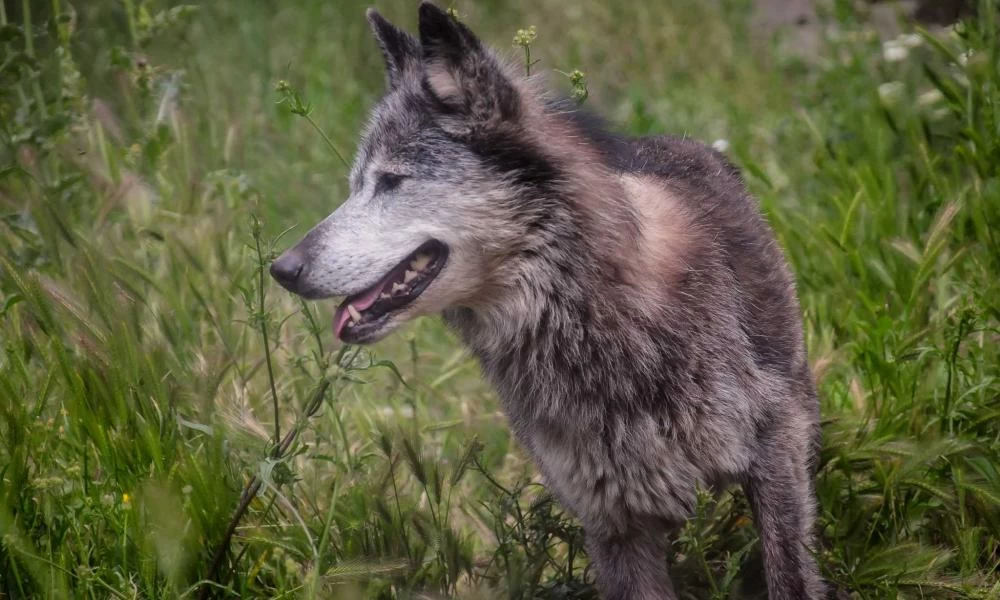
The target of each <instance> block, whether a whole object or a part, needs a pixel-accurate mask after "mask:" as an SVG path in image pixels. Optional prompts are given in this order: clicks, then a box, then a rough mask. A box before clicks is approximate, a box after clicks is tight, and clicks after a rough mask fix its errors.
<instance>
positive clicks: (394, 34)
mask: <svg viewBox="0 0 1000 600" xmlns="http://www.w3.org/2000/svg"><path fill="white" fill-rule="evenodd" d="M365 16H366V17H368V24H369V25H371V28H372V33H373V34H374V35H375V41H377V42H378V47H379V48H380V49H381V50H382V57H383V58H384V59H385V80H386V86H387V87H388V88H389V89H390V90H393V89H395V88H396V87H398V86H399V82H400V81H401V80H402V79H403V75H404V74H405V73H406V71H407V70H409V69H411V68H414V69H415V68H419V66H420V44H419V43H418V42H417V39H416V38H414V37H413V36H412V35H410V34H408V33H406V32H405V31H403V30H402V29H400V28H399V27H396V26H395V25H393V24H392V23H390V22H389V21H387V20H386V19H385V17H383V16H382V15H380V14H379V13H378V11H376V10H375V9H374V8H369V9H368V12H366V13H365Z"/></svg>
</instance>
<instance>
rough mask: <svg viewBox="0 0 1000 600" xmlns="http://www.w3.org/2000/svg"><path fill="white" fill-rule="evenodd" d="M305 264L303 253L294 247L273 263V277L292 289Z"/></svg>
mask: <svg viewBox="0 0 1000 600" xmlns="http://www.w3.org/2000/svg"><path fill="white" fill-rule="evenodd" d="M305 266H306V261H305V260H303V258H302V254H300V253H299V252H298V251H296V250H295V248H292V249H291V250H288V251H286V252H285V253H284V254H282V255H281V256H279V257H278V258H277V259H275V261H274V262H273V263H271V277H274V278H275V279H276V280H277V281H278V283H280V284H281V285H283V286H285V287H286V288H288V289H290V290H291V289H292V286H294V285H295V281H296V280H297V279H298V278H299V275H301V274H302V269H304V268H305ZM293 291H294V290H293Z"/></svg>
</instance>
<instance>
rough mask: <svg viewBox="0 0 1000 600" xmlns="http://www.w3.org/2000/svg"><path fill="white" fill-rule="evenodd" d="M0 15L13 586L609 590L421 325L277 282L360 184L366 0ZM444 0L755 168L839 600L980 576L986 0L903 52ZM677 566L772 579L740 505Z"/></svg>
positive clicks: (997, 207) (993, 50)
mask: <svg viewBox="0 0 1000 600" xmlns="http://www.w3.org/2000/svg"><path fill="white" fill-rule="evenodd" d="M2 7H3V12H2V13H0V45H2V47H3V60H0V64H2V66H0V85H2V87H0V340H2V346H3V354H2V355H0V398H2V399H3V401H2V402H0V536H2V537H0V597H9V598H23V597H54V598H64V597H80V598H107V597H114V598H139V597H141V598H174V597H179V596H183V597H199V596H204V595H207V594H208V593H213V594H216V595H217V596H219V597H234V596H242V597H307V598H327V597H345V598H368V597H371V598H405V597H446V596H461V597H483V598H486V597H508V598H594V597H595V593H594V590H593V588H592V585H591V584H592V577H591V575H590V573H589V572H588V570H587V561H586V556H585V554H584V552H583V550H582V544H581V542H582V533H581V531H580V530H579V528H578V526H577V525H576V523H575V522H574V521H573V520H572V519H571V518H569V517H568V516H566V515H564V514H563V513H562V512H561V511H560V509H559V507H558V506H557V505H556V504H554V503H553V501H552V500H551V499H550V498H549V497H548V496H547V495H546V494H545V492H544V488H543V487H542V486H541V485H540V483H539V482H538V479H537V477H536V476H535V474H534V472H533V470H532V467H531V465H530V464H529V462H528V461H527V460H526V458H525V456H524V454H523V453H522V452H521V451H520V450H519V449H518V448H517V447H516V445H515V444H514V443H513V442H512V440H511V439H510V437H509V434H508V432H507V429H506V426H505V423H504V419H503V417H502V415H500V414H499V413H498V407H497V402H496V399H495V397H494V395H493V393H492V392H491V391H490V389H489V388H488V387H487V386H486V385H485V384H484V383H483V382H482V381H481V379H480V377H479V373H478V368H477V366H476V364H475V362H474V361H473V360H472V359H471V358H470V357H469V356H468V355H467V354H465V353H464V352H463V351H462V350H461V349H460V347H459V345H458V343H457V341H456V340H455V339H454V338H453V337H452V336H451V335H450V334H449V333H448V332H447V330H446V329H445V328H444V327H443V325H442V324H441V323H440V322H438V321H437V320H433V319H424V320H421V321H419V322H416V323H414V324H413V325H412V326H410V327H409V328H407V329H406V330H405V331H404V332H403V333H401V334H399V335H396V336H395V337H394V338H393V339H391V340H388V341H386V342H384V343H382V344H379V345H378V346H377V347H375V348H373V349H347V348H342V347H340V346H339V344H338V343H336V342H335V341H334V340H333V339H332V335H331V334H330V332H329V327H328V325H327V322H328V319H329V317H330V312H331V310H330V307H329V306H327V305H324V304H309V305H306V304H302V303H300V302H298V301H296V300H295V299H293V298H292V297H291V296H290V295H288V294H286V293H283V292H281V291H280V290H279V289H278V288H277V287H276V286H275V285H273V284H272V283H271V282H270V281H269V279H268V278H266V277H263V276H262V275H263V272H262V268H263V266H265V265H266V263H267V261H268V258H269V257H270V256H271V255H273V254H274V252H275V251H276V250H278V249H281V248H283V247H285V246H286V245H287V244H288V243H290V242H291V241H292V239H293V238H296V237H297V236H299V235H301V234H302V233H303V232H304V231H305V229H306V228H307V227H308V226H309V225H310V224H312V223H314V222H315V221H317V220H318V219H320V218H322V217H323V216H325V215H326V214H328V213H329V212H330V211H331V210H332V209H333V208H334V207H335V206H336V204H337V201H338V199H340V198H342V197H344V193H345V191H346V185H345V175H346V168H345V167H344V165H343V164H342V163H341V162H340V160H339V159H338V158H337V157H336V156H335V154H334V153H333V152H331V151H330V148H329V145H333V146H334V147H336V148H337V149H339V150H340V151H341V152H343V153H344V154H346V155H349V154H350V152H351V150H352V148H353V144H354V141H355V139H356V135H357V132H358V130H359V128H360V126H361V124H362V121H363V118H364V115H365V111H366V110H367V108H368V106H370V104H371V103H372V102H373V101H374V100H375V99H376V98H377V97H378V95H379V93H380V91H381V87H382V72H381V68H382V67H381V59H380V57H379V55H378V53H377V50H376V48H375V44H374V43H373V41H372V40H371V39H370V36H369V34H368V32H367V29H366V25H365V22H364V19H363V5H361V4H358V3H355V2H322V3H320V2H317V3H279V2H249V1H247V2H222V3H205V4H204V5H202V6H198V7H192V8H185V7H170V6H167V5H166V4H165V3H162V2H157V1H138V0H122V1H121V2H112V1H96V2H89V1H88V2H66V1H65V0H51V1H50V2H41V1H39V2H31V1H27V0H25V1H23V2H15V1H13V0H4V1H3V4H2ZM380 8H381V9H384V12H385V13H386V14H387V16H389V17H390V18H391V19H393V20H396V21H398V22H401V23H403V24H406V25H407V26H410V27H412V26H413V24H414V23H413V22H414V20H415V14H414V13H415V11H414V10H413V6H412V5H411V3H410V2H403V1H401V0H400V1H389V2H387V3H385V5H384V6H383V5H380ZM456 8H457V10H458V11H459V13H460V15H461V18H462V19H463V20H465V21H467V22H468V23H470V24H471V25H473V27H474V28H475V29H476V30H477V31H479V32H480V33H481V34H482V35H483V36H484V37H485V38H486V39H487V40H489V41H490V42H492V43H493V44H494V45H496V46H499V47H502V48H506V49H507V51H508V52H510V53H512V55H513V56H520V55H522V54H523V55H525V56H530V60H531V61H532V62H533V63H534V61H539V62H537V63H535V64H533V66H532V69H533V70H536V71H545V72H548V73H550V74H553V73H555V70H556V69H558V70H561V71H563V72H566V73H569V72H571V71H572V70H574V69H581V70H582V71H585V72H586V85H587V91H588V92H589V98H588V99H587V101H586V102H587V104H588V106H590V107H592V108H596V109H599V110H600V111H602V112H604V113H605V114H607V115H609V116H610V117H611V118H612V120H613V121H614V122H615V123H616V124H618V126H619V127H620V128H621V129H622V130H623V131H627V132H630V133H634V134H648V133H662V132H671V133H675V134H685V135H690V136H692V137H696V138H699V139H704V140H706V141H710V142H711V141H714V140H724V143H725V145H726V146H728V153H729V154H730V155H731V156H732V158H733V160H734V161H735V162H736V163H737V164H739V166H740V167H741V168H742V169H743V171H744V173H745V174H746V179H747V182H748V185H749V186H750V187H751V189H752V190H753V191H754V193H756V194H757V195H758V196H759V197H760V199H761V202H762V204H763V207H764V209H765V211H766V212H767V214H768V216H769V218H770V219H771V222H772V223H773V224H774V226H775V228H776V230H777V232H778V235H779V238H780V240H781V242H782V244H783V245H784V247H785V248H786V249H787V252H788V254H789V257H790V259H791V261H792V263H793V266H794V269H795V272H796V274H797V276H798V282H799V292H800V295H801V297H802V303H803V310H804V318H805V324H806V332H807V339H808V345H809V351H810V354H811V358H812V362H813V365H814V372H815V375H816V379H817V381H818V384H819V387H820V391H821V396H822V401H823V414H824V446H823V452H822V461H821V465H820V468H819V473H818V496H819V502H820V530H821V538H822V550H821V552H820V554H821V555H820V560H821V563H822V565H823V569H824V574H825V576H826V577H827V578H828V580H829V581H830V582H831V583H832V584H833V585H834V586H835V588H836V589H837V590H838V593H839V594H840V597H844V598H859V599H875V598H922V597H948V598H951V597H954V598H982V599H986V598H1000V576H998V565H1000V425H998V424H1000V381H998V376H1000V330H998V325H1000V239H998V235H1000V234H998V233H997V225H998V224H1000V178H998V174H1000V173H998V170H1000V88H998V85H1000V72H998V69H1000V37H998V33H997V25H998V21H997V15H998V12H997V6H996V4H995V2H991V1H989V0H984V1H983V2H982V5H981V8H980V11H979V15H980V16H979V17H978V18H976V19H974V20H972V21H969V22H967V23H965V24H963V25H961V26H958V27H957V28H955V29H954V30H949V31H941V32H934V33H931V34H926V35H920V37H917V38H905V39H902V40H898V41H897V42H893V44H894V45H896V46H901V47H903V48H904V50H903V51H902V54H906V55H907V56H905V57H904V58H903V59H902V60H891V59H895V58H899V54H900V51H898V48H897V49H896V50H895V51H893V52H887V51H886V47H885V45H884V44H883V43H882V41H880V40H879V39H877V38H876V36H874V35H873V34H872V33H871V30H870V28H869V26H868V25H867V24H866V22H865V21H864V19H863V17H862V16H861V15H859V14H857V13H856V12H855V11H854V10H853V9H852V8H851V4H850V3H848V2H838V3H835V10H833V11H832V12H831V13H830V14H829V15H827V18H828V20H829V22H828V25H829V27H828V31H829V32H830V33H829V35H828V36H826V39H825V40H824V42H823V43H822V44H821V51H820V54H819V56H817V57H815V58H810V59H801V58H795V57H792V56H788V55H783V54H780V53H778V52H777V51H776V50H774V48H773V47H772V46H771V45H770V44H767V43H763V42H761V41H760V39H759V38H757V37H756V36H754V35H751V33H750V28H749V26H748V23H749V22H750V21H749V11H750V3H749V2H748V1H746V0H725V1H721V2H718V3H702V2H698V1H696V0H678V1H677V2H671V3H646V2H634V3H625V4H622V5H617V4H612V3H606V2H595V1H586V2H577V3H564V2H560V1H558V0H539V1H535V2H526V1H523V2H521V1H519V2H513V3H504V2H499V1H498V0H497V1H486V2H482V3H476V4H475V5H473V4H472V3H467V2H459V3H457V5H456ZM530 25H535V26H536V31H537V38H536V39H534V40H533V41H531V44H530V52H528V49H527V48H525V47H524V46H519V47H516V48H515V47H513V44H512V41H511V40H512V37H513V36H514V33H515V32H516V31H517V30H518V29H527V28H528V27H529V26H530ZM279 80H287V81H288V82H290V85H291V87H292V88H293V89H294V90H296V91H297V92H298V93H300V94H301V98H302V99H303V102H305V103H309V104H310V107H311V112H310V113H309V116H310V118H311V119H312V120H313V121H314V123H315V124H316V125H317V126H319V127H320V128H321V129H322V130H323V131H324V132H325V136H322V135H319V134H317V132H316V131H315V130H314V129H313V127H312V126H310V124H309V123H308V122H306V121H305V120H303V119H302V118H301V117H300V116H299V115H295V114H292V112H291V111H290V110H289V105H288V103H287V102H285V103H279V102H278V101H279V100H281V98H282V95H281V94H280V93H278V92H277V91H276V90H275V88H274V85H275V83H276V82H277V81H279ZM552 80H553V83H554V85H557V86H562V89H564V90H565V91H566V92H567V93H571V87H570V82H569V81H568V80H567V78H565V77H563V76H561V75H558V74H554V75H553V78H552ZM576 82H577V83H579V80H578V79H577V80H576ZM325 137H328V139H325ZM721 143H722V142H720V144H721ZM289 228H290V229H289ZM286 230H287V231H288V232H287V234H286V235H282V234H283V233H284V232H286ZM278 440H281V443H278ZM247 487H249V488H250V489H251V490H256V493H254V494H247V495H243V494H244V493H243V490H244V488H247ZM241 498H242V500H244V502H243V503H242V504H244V505H245V513H244V514H243V515H242V516H241V518H240V519H238V520H233V519H232V517H233V513H234V511H235V510H236V508H237V506H239V505H241ZM230 528H232V530H233V531H232V533H233V538H232V542H231V544H228V545H223V541H224V539H225V538H226V534H227V529H230ZM220 547H222V548H223V549H224V550H227V549H228V551H224V552H222V553H220V554H219V561H218V562H217V563H215V564H213V557H215V556H216V553H217V550H218V549H219V548H220ZM671 561H672V563H673V572H674V575H675V579H676V580H677V587H678V588H679V589H680V590H681V591H682V592H683V593H684V594H686V596H685V597H690V598H699V599H700V598H719V599H721V598H741V597H754V596H755V595H756V596H759V595H760V590H761V585H762V584H761V581H760V568H759V551H758V548H757V544H756V535H755V533H754V530H753V527H752V526H750V521H749V511H748V508H747V504H746V501H745V499H744V498H743V497H742V496H741V495H740V494H739V493H738V492H736V491H735V490H734V491H732V492H727V493H725V494H722V495H721V496H719V497H712V496H709V495H705V496H704V497H703V498H702V502H701V503H700V506H699V510H698V514H697V515H695V517H694V518H693V519H692V521H691V522H690V524H689V525H688V526H687V527H686V528H685V529H684V530H683V531H682V532H681V534H680V536H679V537H678V539H677V541H676V542H675V543H674V544H673V545H672V548H671ZM213 566H217V567H218V568H213Z"/></svg>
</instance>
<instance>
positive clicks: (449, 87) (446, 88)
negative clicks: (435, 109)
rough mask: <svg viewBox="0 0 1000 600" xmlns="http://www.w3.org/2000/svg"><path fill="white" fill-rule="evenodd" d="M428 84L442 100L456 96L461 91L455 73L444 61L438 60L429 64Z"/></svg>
mask: <svg viewBox="0 0 1000 600" xmlns="http://www.w3.org/2000/svg"><path fill="white" fill-rule="evenodd" d="M426 73H427V84H428V85H430V86H431V90H433V91H434V93H435V94H436V95H437V97H438V98H441V99H442V100H447V99H449V98H454V97H455V96H458V95H459V94H460V93H461V91H462V90H461V88H460V87H459V85H458V81H457V80H456V79H455V74H454V73H452V72H451V71H449V70H448V68H447V67H446V66H445V65H444V63H441V62H436V63H433V64H430V65H427V71H426Z"/></svg>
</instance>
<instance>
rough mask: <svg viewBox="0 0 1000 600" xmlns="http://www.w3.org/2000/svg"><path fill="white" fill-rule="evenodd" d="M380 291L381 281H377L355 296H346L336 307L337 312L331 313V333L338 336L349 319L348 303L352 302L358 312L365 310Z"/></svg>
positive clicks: (373, 302) (376, 298)
mask: <svg viewBox="0 0 1000 600" xmlns="http://www.w3.org/2000/svg"><path fill="white" fill-rule="evenodd" d="M381 292H382V282H379V283H376V284H375V285H373V286H372V287H370V288H369V289H367V290H365V291H364V292H361V293H360V294H358V295H356V296H348V297H347V298H346V299H345V300H344V301H343V302H341V303H340V306H338V307H337V312H336V313H334V315H333V333H334V334H335V335H336V336H337V337H338V338H339V337H340V332H341V331H343V330H344V326H345V325H347V321H349V320H350V319H351V313H349V312H348V311H347V305H348V304H353V305H354V308H356V309H357V310H358V312H361V311H363V310H367V309H368V308H369V307H371V305H372V304H375V301H376V300H378V295H379V294H380V293H381Z"/></svg>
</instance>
